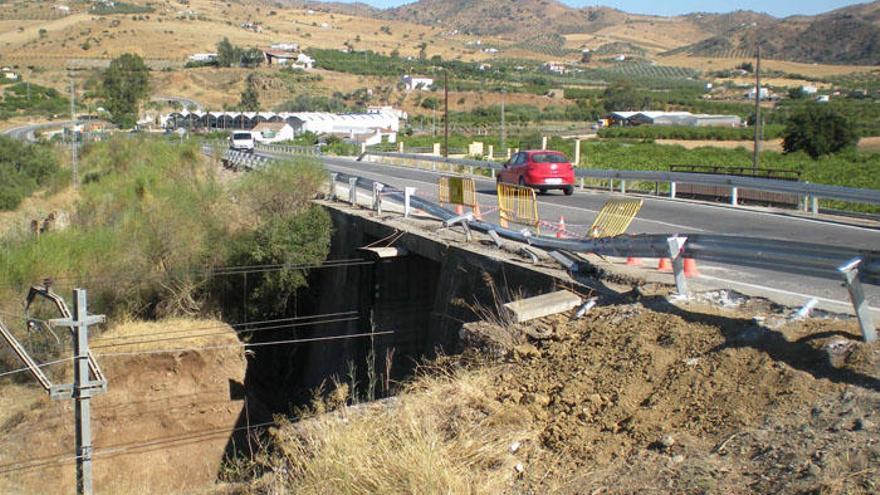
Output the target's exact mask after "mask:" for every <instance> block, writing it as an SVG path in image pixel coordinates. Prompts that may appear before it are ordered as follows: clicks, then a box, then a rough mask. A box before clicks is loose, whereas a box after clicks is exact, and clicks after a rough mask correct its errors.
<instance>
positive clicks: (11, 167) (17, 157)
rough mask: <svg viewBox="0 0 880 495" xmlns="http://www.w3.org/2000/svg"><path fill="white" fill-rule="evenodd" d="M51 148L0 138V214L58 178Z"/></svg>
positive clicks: (55, 160)
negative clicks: (0, 211)
mask: <svg viewBox="0 0 880 495" xmlns="http://www.w3.org/2000/svg"><path fill="white" fill-rule="evenodd" d="M58 170H59V168H58V159H57V157H56V155H55V153H53V152H52V150H51V148H49V147H48V146H44V145H34V144H25V143H22V142H20V141H16V140H14V139H12V138H9V137H6V136H0V210H12V209H15V208H16V207H18V205H19V204H20V203H21V201H22V200H23V199H24V198H26V197H28V196H30V195H31V194H32V193H33V192H34V191H35V190H37V189H38V188H40V187H43V186H46V185H49V184H50V183H51V182H52V180H53V179H54V178H55V177H56V175H57V174H58Z"/></svg>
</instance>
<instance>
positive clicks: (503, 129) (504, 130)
mask: <svg viewBox="0 0 880 495" xmlns="http://www.w3.org/2000/svg"><path fill="white" fill-rule="evenodd" d="M506 95H507V90H506V89H504V88H501V142H500V143H498V144H499V145H500V146H499V147H500V148H501V152H502V153H507V151H506V150H507V127H506V126H505V124H504V100H505V99H506V98H505V96H506ZM505 156H506V155H505Z"/></svg>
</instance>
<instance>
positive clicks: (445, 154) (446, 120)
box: [443, 69, 449, 158]
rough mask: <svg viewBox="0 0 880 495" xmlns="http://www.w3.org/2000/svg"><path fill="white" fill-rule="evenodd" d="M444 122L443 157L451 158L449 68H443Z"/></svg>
mask: <svg viewBox="0 0 880 495" xmlns="http://www.w3.org/2000/svg"><path fill="white" fill-rule="evenodd" d="M443 93H444V95H445V96H444V99H443V106H444V110H443V113H444V115H443V121H444V122H443V123H444V124H445V125H446V131H445V133H444V136H443V157H444V158H449V70H448V69H444V70H443Z"/></svg>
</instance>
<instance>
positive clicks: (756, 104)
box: [752, 39, 761, 171]
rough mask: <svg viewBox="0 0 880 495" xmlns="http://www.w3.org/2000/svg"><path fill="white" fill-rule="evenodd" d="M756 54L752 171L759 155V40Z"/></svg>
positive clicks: (755, 169)
mask: <svg viewBox="0 0 880 495" xmlns="http://www.w3.org/2000/svg"><path fill="white" fill-rule="evenodd" d="M757 43H758V53H757V64H756V65H755V149H754V152H753V153H752V170H754V171H757V169H758V162H759V161H760V159H761V158H760V155H761V40H760V39H758V40H757Z"/></svg>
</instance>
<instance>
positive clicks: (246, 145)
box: [229, 131, 254, 153]
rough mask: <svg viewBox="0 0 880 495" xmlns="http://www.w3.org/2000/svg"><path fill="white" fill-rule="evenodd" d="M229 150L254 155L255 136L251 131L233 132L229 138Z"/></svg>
mask: <svg viewBox="0 0 880 495" xmlns="http://www.w3.org/2000/svg"><path fill="white" fill-rule="evenodd" d="M229 149H232V150H235V151H244V152H246V153H253V152H254V135H253V134H252V133H251V132H249V131H233V132H232V135H231V136H229Z"/></svg>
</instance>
